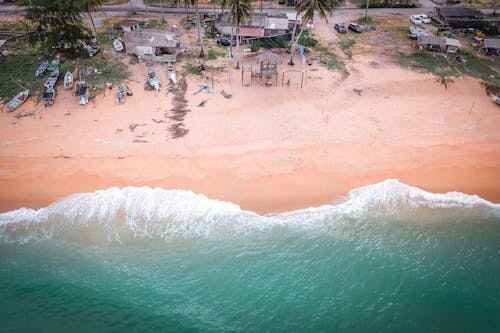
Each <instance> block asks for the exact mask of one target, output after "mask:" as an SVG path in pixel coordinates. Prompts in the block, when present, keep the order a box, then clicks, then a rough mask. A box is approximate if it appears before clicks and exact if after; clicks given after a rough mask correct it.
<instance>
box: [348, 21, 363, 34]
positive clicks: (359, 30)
mask: <svg viewBox="0 0 500 333" xmlns="http://www.w3.org/2000/svg"><path fill="white" fill-rule="evenodd" d="M348 29H349V30H351V31H354V32H356V33H358V34H360V33H362V32H363V28H361V26H360V25H359V24H357V23H349V26H348Z"/></svg>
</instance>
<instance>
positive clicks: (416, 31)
mask: <svg viewBox="0 0 500 333" xmlns="http://www.w3.org/2000/svg"><path fill="white" fill-rule="evenodd" d="M418 36H429V33H428V32H427V31H424V30H422V29H420V28H415V27H410V37H411V38H418Z"/></svg>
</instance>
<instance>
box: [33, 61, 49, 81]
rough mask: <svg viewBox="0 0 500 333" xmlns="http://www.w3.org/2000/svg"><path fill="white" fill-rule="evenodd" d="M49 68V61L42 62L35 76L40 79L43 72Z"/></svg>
mask: <svg viewBox="0 0 500 333" xmlns="http://www.w3.org/2000/svg"><path fill="white" fill-rule="evenodd" d="M47 67H49V61H48V60H44V61H42V63H41V64H40V66H38V69H37V70H36V71H35V76H36V77H39V76H40V75H42V74H43V72H45V71H46V70H47Z"/></svg>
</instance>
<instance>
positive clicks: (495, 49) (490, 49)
mask: <svg viewBox="0 0 500 333" xmlns="http://www.w3.org/2000/svg"><path fill="white" fill-rule="evenodd" d="M481 52H483V53H484V54H486V55H496V56H498V55H500V39H498V38H492V39H485V40H484V46H483V47H482V48H481Z"/></svg>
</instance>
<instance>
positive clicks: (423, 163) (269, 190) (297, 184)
mask: <svg viewBox="0 0 500 333" xmlns="http://www.w3.org/2000/svg"><path fill="white" fill-rule="evenodd" d="M372 61H373V59H370V58H368V57H359V58H357V59H356V61H354V62H353V63H352V65H351V66H352V68H350V72H351V73H352V74H351V75H350V76H349V77H348V78H346V79H341V78H340V76H339V75H338V74H336V73H331V72H328V71H327V70H325V69H324V68H322V67H320V66H314V69H315V70H314V72H312V71H310V72H309V76H314V77H316V78H320V79H313V78H310V79H308V80H307V82H306V86H305V88H303V89H300V88H297V87H288V88H287V87H283V88H282V87H281V86H278V87H271V88H266V87H264V86H261V85H260V82H255V83H254V85H253V86H252V87H242V86H241V82H240V81H239V77H238V73H237V72H236V71H235V70H233V81H232V82H231V83H229V82H227V81H228V80H227V74H221V75H220V76H219V77H216V78H215V89H214V90H215V93H214V94H210V95H208V94H203V93H199V94H194V93H195V92H196V91H198V89H199V88H198V83H199V81H198V80H195V79H193V78H187V80H188V90H187V93H186V98H187V100H188V109H189V110H190V111H189V112H188V113H187V114H186V116H185V118H184V120H183V121H182V123H183V126H184V127H185V128H186V129H187V130H189V132H188V133H187V135H185V136H183V137H180V138H172V137H171V136H169V134H168V133H169V132H168V128H169V126H171V125H172V124H173V121H172V120H169V118H168V117H166V115H167V114H168V112H169V110H170V109H171V108H172V103H171V100H172V95H171V94H168V93H167V92H166V90H167V89H166V87H165V86H164V87H163V88H162V90H161V91H160V92H159V93H156V92H151V91H144V90H143V85H144V82H143V81H144V80H143V76H144V75H143V71H144V68H145V67H144V64H137V65H132V69H133V72H134V75H133V81H131V82H130V83H129V86H130V87H131V89H132V90H133V92H134V96H132V97H130V98H128V99H127V100H126V102H125V103H124V104H121V105H118V104H116V103H115V101H114V92H115V88H114V89H113V90H112V91H111V93H105V95H104V96H99V97H97V99H96V101H95V102H91V103H90V104H89V105H87V106H85V107H80V106H78V105H77V104H76V101H75V100H74V97H73V96H71V92H69V91H62V89H60V90H59V95H58V97H57V100H56V104H55V105H54V106H51V107H49V108H45V107H43V106H40V105H34V104H33V103H32V102H31V101H29V102H27V103H26V104H25V105H23V106H22V107H21V108H20V110H17V112H22V111H35V114H36V116H34V117H24V118H21V119H15V118H14V117H13V116H14V114H15V113H17V112H14V113H6V112H2V113H0V122H1V123H2V124H3V125H2V128H3V130H2V133H0V170H1V173H0V188H2V189H3V190H2V192H1V193H0V211H2V212H5V211H8V210H12V209H16V208H20V207H29V208H40V207H43V206H47V205H48V204H50V203H51V202H53V201H56V200H58V199H61V198H62V197H64V196H66V195H69V194H73V193H79V192H92V191H95V190H98V189H105V188H109V187H113V186H118V187H125V186H150V187H162V188H164V189H185V190H192V191H193V192H195V193H203V194H205V195H206V196H208V197H209V198H211V199H218V200H224V201H231V202H233V203H236V204H238V205H240V206H241V207H242V208H243V209H247V210H252V211H256V212H258V213H265V214H267V213H276V212H280V211H288V210H293V209H299V208H306V207H309V206H318V205H321V204H326V203H332V202H335V200H337V198H338V197H341V196H345V195H347V193H348V191H349V190H351V189H353V188H356V187H359V186H363V185H368V184H372V183H376V182H380V181H384V180H386V179H388V178H397V179H398V180H399V181H401V182H403V183H406V184H409V185H413V186H417V187H419V188H422V189H424V190H426V191H430V192H440V193H442V192H449V191H459V192H464V193H467V194H476V195H479V196H481V197H482V198H484V199H487V200H489V201H492V202H500V156H499V155H498V151H500V133H499V132H498V128H500V113H499V110H498V107H497V106H496V105H494V103H492V102H491V100H490V98H489V97H488V96H487V95H486V93H485V91H484V87H483V86H482V85H481V83H480V82H479V80H476V79H473V78H469V77H459V78H455V79H454V82H451V83H450V84H449V85H448V88H447V89H445V87H444V86H443V85H441V84H440V83H439V82H437V81H436V79H435V78H434V77H432V76H430V75H424V74H419V73H414V72H410V71H407V70H404V69H402V68H399V67H397V66H395V65H390V64H381V65H380V66H377V67H376V68H374V67H373V66H370V63H371V62H372ZM311 69H312V68H310V69H309V70H311ZM159 74H160V77H161V79H162V82H167V80H166V74H165V73H164V71H161V72H160V73H159ZM354 89H358V90H360V91H362V93H361V94H358V93H356V92H355V91H354ZM220 90H225V91H228V92H230V93H231V94H232V95H233V98H231V99H225V98H223V97H222V96H221V95H220V94H219V93H218V92H219V91H220ZM203 100H206V106H205V107H198V104H199V103H200V102H201V101H203ZM159 120H162V121H161V122H159ZM130 124H138V126H137V127H135V128H134V130H131V129H130Z"/></svg>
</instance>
